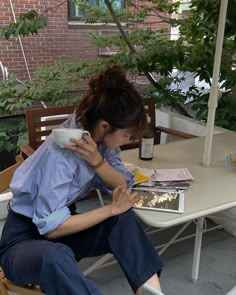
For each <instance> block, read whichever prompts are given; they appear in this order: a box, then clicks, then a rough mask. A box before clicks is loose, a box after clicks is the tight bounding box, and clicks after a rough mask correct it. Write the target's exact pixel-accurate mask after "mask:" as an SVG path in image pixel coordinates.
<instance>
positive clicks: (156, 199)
mask: <svg viewBox="0 0 236 295" xmlns="http://www.w3.org/2000/svg"><path fill="white" fill-rule="evenodd" d="M132 191H135V192H137V193H138V194H139V195H140V196H141V199H140V200H139V202H137V203H136V204H135V205H134V207H135V208H139V209H149V210H157V211H166V212H175V213H183V212H184V193H183V192H179V191H162V190H155V189H145V190H144V189H138V188H135V189H132Z"/></svg>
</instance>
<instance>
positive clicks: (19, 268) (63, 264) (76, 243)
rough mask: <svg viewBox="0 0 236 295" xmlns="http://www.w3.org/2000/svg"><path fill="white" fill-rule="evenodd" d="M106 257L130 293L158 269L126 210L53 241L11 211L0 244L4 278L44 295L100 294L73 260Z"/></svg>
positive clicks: (139, 228)
mask: <svg viewBox="0 0 236 295" xmlns="http://www.w3.org/2000/svg"><path fill="white" fill-rule="evenodd" d="M109 252H110V253H113V255H114V256H115V258H116V259H117V261H118V262H119V264H120V266H121V268H122V269H123V271H124V273H125V275H126V278H127V279H128V281H129V284H130V286H131V287H132V289H133V291H134V292H136V290H137V289H138V288H139V287H140V286H141V285H142V284H143V283H144V282H146V281H147V280H148V279H149V278H150V277H151V276H153V275H154V274H155V273H159V272H160V271H161V269H162V267H163V263H162V261H161V259H160V257H159V256H158V254H157V253H156V251H155V249H154V248H153V246H152V244H151V242H150V240H149V239H148V238H147V236H146V234H145V233H144V231H143V228H142V226H141V225H140V223H139V221H138V219H137V217H136V216H135V215H134V213H133V212H132V211H131V210H129V211H128V212H126V213H123V214H121V215H118V216H114V217H111V218H109V219H107V220H105V221H103V222H101V223H100V224H98V225H95V226H93V227H91V228H89V229H87V230H84V231H81V232H79V233H76V234H72V235H68V236H64V237H61V238H57V239H54V240H47V239H46V238H45V237H44V236H41V235H40V234H39V233H38V231H37V228H36V226H35V225H34V224H33V223H32V221H31V219H30V218H27V217H24V216H22V215H19V214H16V213H14V212H12V211H11V212H9V214H8V217H7V220H6V223H5V226H4V229H3V233H2V238H1V241H0V263H1V265H2V267H3V269H4V272H5V275H6V277H7V278H8V279H10V280H11V281H13V282H15V283H18V284H31V283H36V284H39V285H40V287H41V289H42V290H43V291H44V292H45V293H46V294H47V295H65V294H66V295H78V294H80V295H89V294H94V295H98V294H99V295H100V294H101V292H100V290H99V289H98V288H97V287H96V286H95V285H94V284H93V283H92V282H91V281H90V280H89V279H87V278H86V277H85V276H84V275H83V274H82V272H81V271H80V269H79V267H78V263H77V259H78V258H82V257H92V256H99V255H102V254H105V253H109Z"/></svg>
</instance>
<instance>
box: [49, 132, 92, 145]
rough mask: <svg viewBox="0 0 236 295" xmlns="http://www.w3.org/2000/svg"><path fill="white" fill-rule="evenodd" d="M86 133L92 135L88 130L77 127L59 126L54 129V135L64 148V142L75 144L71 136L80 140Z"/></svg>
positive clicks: (57, 142)
mask: <svg viewBox="0 0 236 295" xmlns="http://www.w3.org/2000/svg"><path fill="white" fill-rule="evenodd" d="M84 134H87V135H88V136H90V133H89V132H88V131H85V130H82V129H76V128H57V129H53V130H52V135H53V138H54V141H55V142H56V144H58V145H59V146H60V147H61V148H64V144H69V145H75V143H74V142H71V141H70V138H75V139H77V140H80V139H81V138H82V136H83V135H84Z"/></svg>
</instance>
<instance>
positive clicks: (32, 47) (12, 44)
mask: <svg viewBox="0 0 236 295" xmlns="http://www.w3.org/2000/svg"><path fill="white" fill-rule="evenodd" d="M12 2H13V6H14V11H15V14H16V17H17V16H19V14H20V13H24V12H28V11H29V10H31V9H34V10H36V11H37V12H38V13H39V14H45V11H47V10H48V9H50V8H52V7H54V6H56V5H58V4H59V3H62V2H63V1H62V0H60V1H58V0H51V1H46V0H12ZM46 15H47V17H48V26H47V27H46V28H45V29H43V30H41V31H40V33H39V34H38V35H35V36H28V37H25V38H22V45H23V48H24V52H25V57H26V60H27V64H28V67H29V71H30V73H31V74H32V73H33V71H34V70H35V68H36V67H37V66H39V65H50V64H52V63H53V62H54V61H56V60H62V59H63V60H66V59H70V58H76V59H86V58H95V57H96V56H97V55H98V49H97V48H95V47H92V46H91V44H90V35H89V33H88V32H89V30H91V29H102V27H97V26H91V25H79V26H78V25H76V26H75V25H68V9H67V1H65V2H64V4H62V5H60V6H58V7H56V8H55V9H52V10H48V12H47V13H46ZM13 21H14V18H13V14H12V10H11V6H10V1H9V0H1V2H0V27H2V26H4V25H7V24H9V23H11V22H13ZM113 28H114V26H113ZM0 60H1V61H2V62H3V64H4V65H5V66H7V67H8V69H9V71H10V72H14V73H16V74H17V75H18V77H19V78H20V79H23V80H24V79H28V74H27V70H26V65H25V62H24V58H23V54H22V50H21V47H20V43H19V40H17V39H16V38H11V39H10V40H8V41H6V40H3V39H0Z"/></svg>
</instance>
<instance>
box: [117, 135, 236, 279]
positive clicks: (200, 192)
mask: <svg viewBox="0 0 236 295" xmlns="http://www.w3.org/2000/svg"><path fill="white" fill-rule="evenodd" d="M204 140H205V138H204V137H201V138H194V139H188V140H180V141H176V142H172V143H168V144H163V145H157V146H155V151H154V158H153V160H151V161H142V160H139V158H138V151H137V150H128V151H124V152H122V159H123V160H124V161H127V162H131V163H133V164H134V165H137V166H141V167H146V168H188V169H189V171H190V172H191V174H192V175H193V177H194V178H195V180H194V182H193V184H192V187H191V188H189V189H188V190H187V191H186V193H185V212H184V213H183V214H175V213H163V212H156V211H151V210H150V211H147V210H141V209H135V212H136V214H137V215H138V216H139V217H140V219H141V220H142V221H143V222H145V223H146V224H147V225H149V226H152V227H156V228H166V227H170V226H175V225H178V224H181V223H185V222H189V221H191V220H197V225H196V235H195V246H194V256H193V267H192V279H193V282H196V281H197V279H198V272H199V263H200V253H201V242H202V232H203V222H204V218H205V217H206V216H208V215H210V214H213V213H216V212H219V211H222V210H225V209H228V208H232V207H234V206H236V168H235V167H230V166H229V165H228V164H227V162H226V156H227V155H228V154H229V153H230V152H232V151H236V132H230V131H229V132H225V133H221V134H217V135H214V137H213V147H212V162H211V166H210V167H203V166H202V165H201V163H202V158H203V150H204Z"/></svg>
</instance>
